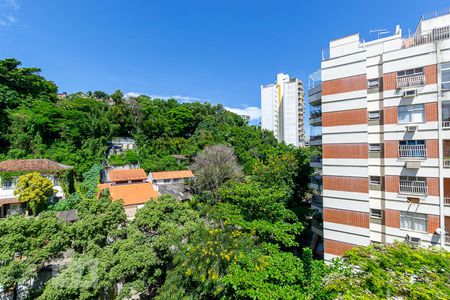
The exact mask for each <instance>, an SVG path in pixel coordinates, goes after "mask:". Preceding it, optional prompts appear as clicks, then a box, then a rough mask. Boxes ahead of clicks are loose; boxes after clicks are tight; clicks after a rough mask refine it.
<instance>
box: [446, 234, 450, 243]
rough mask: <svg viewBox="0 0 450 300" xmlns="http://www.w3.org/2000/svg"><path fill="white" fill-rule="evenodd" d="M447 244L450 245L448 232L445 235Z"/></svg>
mask: <svg viewBox="0 0 450 300" xmlns="http://www.w3.org/2000/svg"><path fill="white" fill-rule="evenodd" d="M445 244H446V245H447V246H450V235H448V234H446V235H445Z"/></svg>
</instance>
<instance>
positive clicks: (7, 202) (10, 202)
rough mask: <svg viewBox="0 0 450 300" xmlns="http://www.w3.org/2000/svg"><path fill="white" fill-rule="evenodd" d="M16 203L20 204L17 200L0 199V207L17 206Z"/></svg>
mask: <svg viewBox="0 0 450 300" xmlns="http://www.w3.org/2000/svg"><path fill="white" fill-rule="evenodd" d="M17 203H20V201H19V199H17V198H7V199H0V206H2V205H5V204H17Z"/></svg>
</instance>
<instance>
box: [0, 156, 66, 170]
mask: <svg viewBox="0 0 450 300" xmlns="http://www.w3.org/2000/svg"><path fill="white" fill-rule="evenodd" d="M68 169H72V167H71V166H66V165H63V164H60V163H58V162H55V161H51V160H49V159H10V160H5V161H2V162H0V172H43V171H63V170H68Z"/></svg>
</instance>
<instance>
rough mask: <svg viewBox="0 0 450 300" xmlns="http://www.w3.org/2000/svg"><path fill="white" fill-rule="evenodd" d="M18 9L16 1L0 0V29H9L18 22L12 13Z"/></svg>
mask: <svg viewBox="0 0 450 300" xmlns="http://www.w3.org/2000/svg"><path fill="white" fill-rule="evenodd" d="M19 8H20V6H19V4H18V3H17V1H16V0H0V27H9V26H11V25H14V24H16V23H17V22H18V20H17V18H16V17H15V16H14V12H15V11H17V10H18V9H19Z"/></svg>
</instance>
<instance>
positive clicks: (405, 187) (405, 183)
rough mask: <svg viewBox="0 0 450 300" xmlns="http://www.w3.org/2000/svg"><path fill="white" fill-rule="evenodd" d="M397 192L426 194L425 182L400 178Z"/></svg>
mask: <svg viewBox="0 0 450 300" xmlns="http://www.w3.org/2000/svg"><path fill="white" fill-rule="evenodd" d="M399 192H400V194H407V195H427V194H428V187H427V182H426V181H421V180H416V181H412V180H400V186H399Z"/></svg>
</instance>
